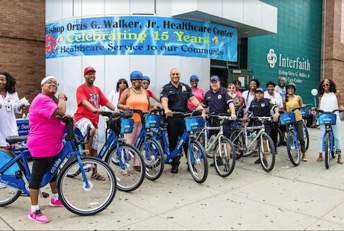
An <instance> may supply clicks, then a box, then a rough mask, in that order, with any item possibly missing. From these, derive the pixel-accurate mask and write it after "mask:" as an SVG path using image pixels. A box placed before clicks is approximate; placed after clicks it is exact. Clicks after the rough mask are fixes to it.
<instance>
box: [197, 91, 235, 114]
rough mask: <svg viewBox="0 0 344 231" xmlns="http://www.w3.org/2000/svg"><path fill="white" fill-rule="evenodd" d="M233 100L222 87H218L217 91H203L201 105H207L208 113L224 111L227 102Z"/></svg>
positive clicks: (226, 107)
mask: <svg viewBox="0 0 344 231" xmlns="http://www.w3.org/2000/svg"><path fill="white" fill-rule="evenodd" d="M231 102H233V100H232V98H231V97H230V96H229V95H228V94H227V90H226V88H224V87H220V89H219V90H218V91H217V92H214V91H213V90H209V91H207V92H206V93H205V96H204V101H203V106H205V107H209V112H208V113H209V114H220V113H226V112H227V110H228V108H229V106H228V105H229V104H230V103H231Z"/></svg>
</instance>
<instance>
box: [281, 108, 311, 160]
mask: <svg viewBox="0 0 344 231" xmlns="http://www.w3.org/2000/svg"><path fill="white" fill-rule="evenodd" d="M299 109H301V107H298V108H294V109H293V110H292V111H290V112H281V115H280V118H279V120H280V124H281V125H285V126H286V130H287V131H286V132H287V135H286V136H287V138H286V140H287V153H288V157H289V159H290V162H291V163H292V164H293V165H294V166H298V165H299V164H300V162H301V145H300V142H299V139H298V136H297V131H296V126H295V123H296V120H295V113H294V111H295V110H299ZM302 126H303V127H304V123H303V121H302ZM303 133H304V128H303ZM307 134H308V133H307ZM304 137H305V135H304ZM307 142H309V141H308V139H307ZM305 145H306V140H305Z"/></svg>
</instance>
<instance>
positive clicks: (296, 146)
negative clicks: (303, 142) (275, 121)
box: [286, 121, 303, 150]
mask: <svg viewBox="0 0 344 231" xmlns="http://www.w3.org/2000/svg"><path fill="white" fill-rule="evenodd" d="M302 123H303V121H302ZM286 125H287V127H288V133H289V132H292V133H293V134H294V138H295V139H294V141H295V144H294V145H295V149H297V150H298V149H299V138H298V136H297V131H296V126H295V124H292V123H287V124H286ZM287 145H288V144H287Z"/></svg>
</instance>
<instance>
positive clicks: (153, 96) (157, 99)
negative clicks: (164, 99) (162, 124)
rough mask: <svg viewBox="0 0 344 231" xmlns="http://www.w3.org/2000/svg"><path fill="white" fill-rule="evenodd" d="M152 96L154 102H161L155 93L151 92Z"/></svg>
mask: <svg viewBox="0 0 344 231" xmlns="http://www.w3.org/2000/svg"><path fill="white" fill-rule="evenodd" d="M152 98H153V99H154V100H155V101H156V102H158V103H161V101H160V99H159V98H158V97H157V96H156V95H154V94H153V93H152Z"/></svg>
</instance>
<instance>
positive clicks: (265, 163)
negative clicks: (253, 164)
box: [259, 133, 276, 172]
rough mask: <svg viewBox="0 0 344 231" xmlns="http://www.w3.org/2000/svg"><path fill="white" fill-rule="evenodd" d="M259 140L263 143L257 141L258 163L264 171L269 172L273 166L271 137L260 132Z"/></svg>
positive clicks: (273, 157)
mask: <svg viewBox="0 0 344 231" xmlns="http://www.w3.org/2000/svg"><path fill="white" fill-rule="evenodd" d="M261 140H262V141H263V143H262V142H259V159H260V164H261V166H262V168H263V170H264V171H265V172H270V171H271V170H272V169H273V168H274V166H275V159H276V152H275V145H274V142H273V141H272V139H271V137H270V136H269V135H268V134H266V133H262V135H261V139H260V141H261ZM264 143H265V144H264ZM264 146H266V147H264Z"/></svg>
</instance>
